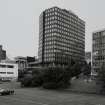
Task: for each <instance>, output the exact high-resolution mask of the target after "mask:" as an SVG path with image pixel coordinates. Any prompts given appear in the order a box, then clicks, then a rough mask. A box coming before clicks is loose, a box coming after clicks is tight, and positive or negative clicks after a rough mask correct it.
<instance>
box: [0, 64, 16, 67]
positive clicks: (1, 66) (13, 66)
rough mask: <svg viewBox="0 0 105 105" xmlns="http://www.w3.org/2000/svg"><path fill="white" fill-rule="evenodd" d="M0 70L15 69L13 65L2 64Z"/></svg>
mask: <svg viewBox="0 0 105 105" xmlns="http://www.w3.org/2000/svg"><path fill="white" fill-rule="evenodd" d="M0 68H14V66H13V65H3V64H0Z"/></svg>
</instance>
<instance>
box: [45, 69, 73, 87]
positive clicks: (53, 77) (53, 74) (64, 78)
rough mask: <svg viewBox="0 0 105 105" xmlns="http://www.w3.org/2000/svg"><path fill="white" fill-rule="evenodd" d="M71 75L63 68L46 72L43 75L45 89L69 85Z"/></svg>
mask: <svg viewBox="0 0 105 105" xmlns="http://www.w3.org/2000/svg"><path fill="white" fill-rule="evenodd" d="M70 79H71V77H70V75H69V73H68V71H66V70H64V69H63V68H61V67H52V68H48V69H47V70H45V72H44V75H43V88H49V89H57V88H64V87H65V86H66V85H69V82H70ZM66 87H67V86H66Z"/></svg>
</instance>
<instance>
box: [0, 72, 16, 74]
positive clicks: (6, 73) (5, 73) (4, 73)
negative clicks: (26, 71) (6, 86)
mask: <svg viewBox="0 0 105 105" xmlns="http://www.w3.org/2000/svg"><path fill="white" fill-rule="evenodd" d="M0 74H14V72H0Z"/></svg>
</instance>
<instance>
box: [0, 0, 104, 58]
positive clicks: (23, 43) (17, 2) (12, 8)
mask: <svg viewBox="0 0 105 105" xmlns="http://www.w3.org/2000/svg"><path fill="white" fill-rule="evenodd" d="M52 6H58V7H60V8H65V9H68V10H72V11H73V12H74V13H75V14H76V15H78V16H79V17H81V18H82V19H83V20H84V21H85V22H86V38H85V39H86V40H85V43H86V44H85V45H86V49H85V50H86V51H91V46H92V32H93V31H96V30H100V29H103V28H105V0H0V44H2V45H3V48H4V49H5V50H6V51H7V55H8V56H9V57H15V56H36V55H38V37H39V15H40V13H41V12H42V11H43V10H45V9H47V8H50V7H52Z"/></svg>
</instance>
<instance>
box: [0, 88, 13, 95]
mask: <svg viewBox="0 0 105 105" xmlns="http://www.w3.org/2000/svg"><path fill="white" fill-rule="evenodd" d="M11 94H14V90H7V89H2V88H0V95H11Z"/></svg>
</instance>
